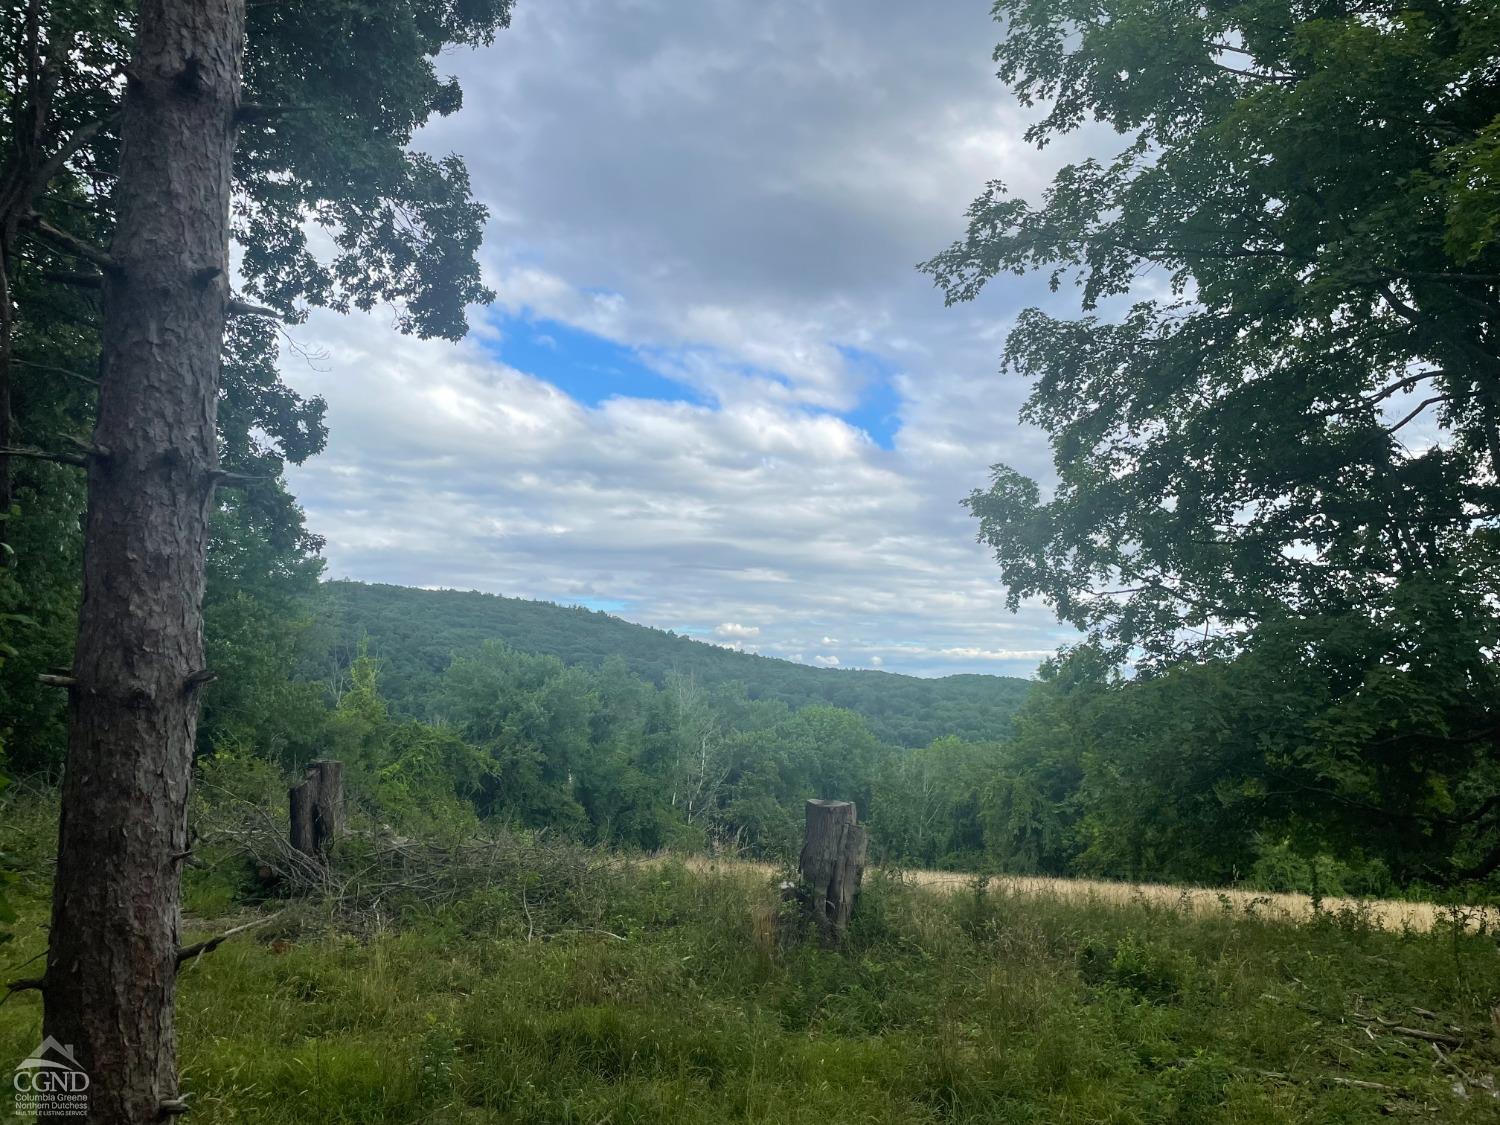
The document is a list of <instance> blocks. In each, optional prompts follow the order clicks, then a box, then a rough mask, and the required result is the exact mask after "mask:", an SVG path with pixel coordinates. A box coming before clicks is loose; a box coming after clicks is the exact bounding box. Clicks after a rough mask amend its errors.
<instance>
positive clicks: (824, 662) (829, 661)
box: [813, 653, 839, 668]
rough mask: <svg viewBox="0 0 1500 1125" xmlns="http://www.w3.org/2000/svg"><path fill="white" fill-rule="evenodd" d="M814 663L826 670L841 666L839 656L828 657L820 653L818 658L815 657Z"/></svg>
mask: <svg viewBox="0 0 1500 1125" xmlns="http://www.w3.org/2000/svg"><path fill="white" fill-rule="evenodd" d="M813 663H814V664H818V665H821V666H822V667H824V668H837V667H838V666H839V658H838V657H837V656H828V655H827V654H825V653H819V654H818V655H817V656H814V657H813Z"/></svg>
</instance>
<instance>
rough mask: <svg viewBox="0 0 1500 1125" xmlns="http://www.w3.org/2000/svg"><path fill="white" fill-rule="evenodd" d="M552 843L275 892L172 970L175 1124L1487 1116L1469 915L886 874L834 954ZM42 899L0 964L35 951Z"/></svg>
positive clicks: (682, 888)
mask: <svg viewBox="0 0 1500 1125" xmlns="http://www.w3.org/2000/svg"><path fill="white" fill-rule="evenodd" d="M529 846H531V847H533V848H537V849H541V851H546V849H548V848H549V845H546V844H534V843H533V844H531V845H529ZM541 851H538V852H535V853H534V854H533V855H532V857H531V858H530V859H527V858H525V849H524V848H518V849H517V851H516V855H517V856H518V857H519V858H518V861H517V862H516V863H515V864H512V865H508V866H500V867H498V868H495V869H494V870H492V871H491V875H490V879H491V881H490V882H489V884H488V885H486V886H483V887H479V888H474V889H467V890H465V891H464V892H463V893H462V894H459V895H456V896H449V897H446V898H444V899H443V900H442V901H434V900H432V899H431V898H430V897H429V898H424V896H423V895H422V894H420V893H412V894H409V895H406V896H400V895H398V896H395V897H393V898H390V899H387V900H384V901H383V902H382V904H381V906H380V908H379V909H378V910H375V911H374V912H373V913H371V912H366V913H364V914H362V915H360V916H357V917H355V916H349V915H347V914H341V913H340V912H339V911H338V910H337V909H336V904H331V903H327V902H318V901H313V900H308V901H301V902H298V903H293V904H292V905H291V907H290V909H288V910H287V912H286V913H284V914H282V915H281V916H279V917H278V918H277V919H276V920H275V921H274V922H273V923H271V924H270V925H268V926H265V927H263V928H262V929H261V930H259V931H257V932H255V933H254V934H253V935H247V936H244V937H240V938H236V939H234V940H232V941H231V942H229V943H226V944H225V945H224V946H222V947H220V948H219V949H218V950H217V951H215V952H213V953H211V954H208V955H206V956H204V957H203V958H202V959H201V960H200V961H198V962H196V963H194V964H192V965H191V966H190V967H189V968H188V969H187V970H186V971H185V974H184V976H183V981H182V990H181V997H180V1001H179V1020H180V1039H181V1056H182V1068H183V1080H184V1087H185V1089H186V1090H187V1091H188V1093H189V1095H190V1100H191V1102H192V1104H193V1105H194V1107H195V1108H194V1112H193V1117H192V1118H191V1119H192V1120H195V1121H198V1122H257V1123H286V1125H294V1123H295V1125H307V1123H312V1122H317V1123H336V1122H349V1123H354V1122H359V1123H396V1122H401V1123H412V1125H415V1123H471V1122H472V1123H477V1122H516V1123H522V1122H524V1123H528V1125H530V1123H536V1125H543V1123H570V1125H571V1123H584V1122H589V1123H599V1125H602V1123H605V1122H608V1123H610V1125H626V1123H631V1122H642V1123H644V1122H684V1123H695V1122H703V1123H708V1122H713V1123H716V1125H717V1123H720V1122H726V1121H747V1122H749V1121H755V1122H818V1123H820V1125H826V1123H828V1122H841V1123H842V1122H974V1123H978V1122H1011V1121H1014V1122H1051V1121H1057V1122H1073V1121H1077V1122H1090V1121H1112V1122H1184V1123H1187V1122H1195V1123H1196V1122H1278V1123H1279V1122H1289V1121H1290V1122H1298V1121H1301V1122H1318V1123H1322V1122H1356V1121H1358V1122H1364V1121H1370V1120H1374V1119H1376V1118H1377V1117H1378V1116H1380V1115H1381V1114H1384V1113H1394V1114H1399V1115H1406V1116H1412V1117H1416V1118H1418V1119H1428V1120H1441V1121H1454V1122H1467V1121H1494V1120H1500V1112H1497V1110H1500V1102H1497V1101H1496V1100H1495V1098H1494V1097H1493V1094H1492V1090H1493V1085H1492V1083H1491V1085H1490V1086H1488V1087H1487V1086H1486V1083H1487V1082H1489V1081H1490V1079H1489V1077H1488V1076H1490V1075H1492V1074H1493V1072H1494V1069H1495V1065H1496V1059H1497V1057H1496V1046H1495V1043H1496V1040H1495V1033H1494V1029H1493V1028H1492V1027H1491V1006H1492V1005H1494V1004H1495V1003H1496V1002H1497V1001H1500V956H1497V952H1496V945H1495V940H1494V936H1493V935H1492V934H1491V933H1489V932H1487V931H1481V928H1479V927H1475V926H1472V925H1471V926H1469V927H1467V928H1453V927H1447V926H1445V924H1444V923H1443V921H1442V920H1441V919H1439V920H1438V924H1437V926H1436V928H1435V929H1433V930H1432V931H1430V932H1424V931H1418V930H1416V929H1412V928H1408V929H1405V930H1395V931H1391V930H1388V929H1382V928H1381V927H1380V926H1378V925H1377V924H1376V921H1375V920H1374V919H1373V918H1371V917H1370V916H1369V915H1368V914H1361V913H1358V912H1346V913H1344V914H1342V915H1338V914H1334V915H1327V914H1325V915H1323V916H1320V917H1317V918H1314V919H1310V920H1306V921H1301V922H1291V923H1288V922H1285V921H1273V920H1269V919H1266V918H1263V917H1261V916H1259V914H1258V913H1256V912H1253V911H1247V910H1246V909H1244V907H1243V906H1242V905H1239V904H1235V903H1233V902H1230V903H1228V904H1227V905H1219V906H1218V907H1217V908H1216V909H1214V910H1212V911H1204V910H1201V909H1198V908H1195V907H1194V906H1193V905H1192V904H1191V903H1183V902H1180V901H1172V900H1164V901H1153V900H1150V899H1147V898H1143V897H1138V898H1134V899H1126V900H1124V901H1109V900H1105V899H1102V898H1094V899H1072V898H1067V897H1063V896H1054V895H1049V894H1046V893H1037V892H1035V891H1020V890H1017V889H1014V888H1012V887H1008V886H1006V885H1004V884H991V883H985V882H983V881H975V882H971V883H969V884H968V885H966V886H964V887H963V888H960V889H959V890H958V891H956V892H955V893H952V894H948V895H934V894H931V893H929V892H926V891H924V890H922V889H921V888H918V887H913V886H910V885H906V884H904V883H902V882H900V881H899V880H897V879H895V878H894V877H890V876H881V875H878V874H877V875H875V876H873V877H872V878H871V880H870V882H869V883H868V884H867V886H866V888H865V890H864V893H863V895H862V898H861V901H860V904H859V911H858V913H857V915H856V919H855V922H854V924H853V927H852V930H851V932H850V934H849V936H848V942H847V945H846V947H845V948H843V949H838V950H827V949H823V948H821V947H820V946H819V945H818V944H817V943H816V942H814V941H810V940H805V938H804V935H803V934H801V933H800V932H799V924H798V922H797V920H796V919H795V917H792V916H789V915H787V914H786V912H785V910H784V908H783V907H782V906H781V905H780V902H779V900H778V898H777V897H776V895H775V893H774V891H773V890H772V888H771V886H770V883H769V881H768V880H767V879H766V878H765V877H764V875H763V873H761V872H759V871H755V870H747V869H744V868H736V867H727V868H725V867H721V868H715V867H707V868H702V869H695V870H690V869H689V868H688V867H686V866H684V865H683V864H681V863H678V862H674V861H665V862H661V863H656V864H643V865H634V864H628V863H623V862H611V863H605V864H598V863H588V864H586V865H584V867H582V868H579V873H578V874H577V877H576V879H575V880H574V884H573V885H572V886H571V888H570V889H568V890H567V891H566V893H564V892H563V891H562V890H560V889H559V888H558V887H557V886H555V885H544V884H545V883H547V881H549V880H550V881H552V882H554V883H555V881H556V880H557V879H559V878H563V874H562V873H563V872H564V871H565V870H566V869H567V868H568V867H569V866H570V865H572V864H575V863H576V861H577V859H578V857H577V855H576V854H574V853H569V852H568V851H567V849H566V846H564V845H558V846H557V850H556V851H553V852H549V853H548V855H549V856H550V858H547V857H544V856H543V855H542V854H541ZM549 863H550V864H551V865H552V866H551V867H550V868H549V867H548V864H549ZM538 869H545V870H547V871H549V872H550V873H549V874H548V875H547V876H546V879H545V880H541V881H539V880H538V878H537V876H536V870H538ZM252 887H253V883H251V882H250V881H249V880H248V879H247V878H245V876H244V874H243V873H242V872H241V871H240V869H239V868H238V867H237V866H236V864H235V863H234V862H233V861H226V862H225V863H223V864H221V866H220V867H219V868H218V869H216V870H214V871H209V872H194V873H193V874H192V875H191V876H190V888H189V904H190V906H192V907H194V908H195V909H197V910H198V911H199V912H200V915H201V914H203V913H205V912H206V911H209V910H212V911H215V912H218V911H223V910H229V911H231V913H230V914H229V915H228V916H227V917H215V918H210V917H206V916H199V917H197V918H195V919H194V928H195V930H201V931H202V932H205V933H207V932H210V931H212V930H215V929H219V928H224V927H227V926H228V925H230V924H233V923H235V922H238V921H242V920H244V919H245V918H247V917H250V916H251V911H250V909H249V908H247V907H246V906H245V904H244V899H245V897H246V895H247V894H249V893H250V890H251V888H252ZM34 890H35V892H37V893H35V894H34V895H33V897H31V898H29V899H28V900H27V901H26V902H25V904H24V907H25V909H24V912H23V920H22V924H21V929H20V932H19V934H18V936H17V940H16V941H15V942H14V943H12V944H11V945H10V946H8V947H7V948H6V954H7V956H6V960H7V961H8V962H12V963H13V962H15V961H19V960H22V959H24V958H26V957H27V956H30V955H31V954H33V953H35V952H37V951H38V950H39V949H40V948H41V944H42V942H43V931H42V923H43V921H44V919H45V913H46V911H45V903H44V901H43V899H42V896H41V894H40V892H41V891H42V890H43V888H42V887H40V886H36V887H34ZM262 909H264V907H262ZM12 975H15V974H12ZM39 1020H40V1005H39V1002H38V1000H37V999H36V997H35V995H34V994H25V993H23V994H18V995H16V996H14V997H13V998H12V999H11V1000H10V1001H9V1002H8V1003H7V1004H6V1005H5V1006H4V1007H3V1008H0V1059H4V1060H18V1059H20V1058H21V1057H22V1056H23V1055H25V1054H26V1053H27V1052H28V1051H29V1050H30V1049H31V1048H32V1047H33V1046H34V1045H35V1042H36V1040H37V1038H38V1035H39ZM1398 1026H1403V1027H1413V1028H1416V1029H1418V1030H1428V1031H1431V1032H1434V1033H1438V1034H1442V1035H1445V1036H1452V1037H1453V1038H1455V1039H1458V1040H1460V1041H1461V1042H1462V1046H1459V1047H1456V1048H1447V1047H1444V1046H1442V1045H1441V1044H1440V1045H1439V1047H1438V1051H1437V1052H1435V1051H1434V1049H1433V1047H1432V1045H1431V1044H1430V1043H1428V1042H1426V1041H1423V1040H1421V1039H1417V1038H1413V1037H1410V1036H1407V1035H1404V1034H1400V1033H1397V1032H1396V1031H1394V1028H1395V1027H1398ZM1454 1028H1456V1029H1458V1030H1457V1031H1454V1030H1452V1029H1454ZM1352 1083H1364V1085H1355V1084H1352ZM1456 1091H1461V1093H1460V1092H1456Z"/></svg>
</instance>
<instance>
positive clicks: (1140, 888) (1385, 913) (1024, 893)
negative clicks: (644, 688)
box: [683, 858, 1500, 931]
mask: <svg viewBox="0 0 1500 1125" xmlns="http://www.w3.org/2000/svg"><path fill="white" fill-rule="evenodd" d="M683 862H684V863H686V864H687V865H688V866H689V867H691V868H693V869H695V870H712V869H714V868H715V867H726V866H730V864H726V863H725V862H723V861H718V862H715V861H710V860H702V859H696V858H687V859H684V860H683ZM734 862H735V863H738V864H740V865H742V866H744V867H745V868H747V869H749V870H753V871H755V872H757V873H759V874H761V875H763V876H764V877H766V878H770V877H772V876H773V875H775V874H776V872H777V870H778V869H777V868H776V867H774V866H773V865H771V864H767V863H760V864H756V863H748V862H743V861H734ZM891 875H892V877H894V878H897V879H899V880H900V881H901V882H902V883H904V884H907V885H909V886H913V887H921V888H926V889H929V890H935V891H940V892H944V893H952V892H954V891H960V890H968V889H969V888H971V887H972V885H973V881H974V880H973V876H971V875H965V874H962V873H960V872H956V871H924V870H914V869H906V870H902V871H899V872H892V873H891ZM991 885H992V886H993V887H995V889H997V890H999V891H1001V892H1003V893H1006V894H1009V895H1012V896H1015V897H1018V898H1025V897H1032V896H1038V895H1040V896H1044V897H1047V898H1053V899H1061V900H1063V901H1066V902H1082V903H1094V904H1101V905H1110V904H1114V905H1128V904H1156V905H1162V904H1169V905H1173V906H1176V907H1180V908H1182V909H1184V910H1186V911H1190V912H1196V913H1206V914H1217V913H1220V912H1222V911H1223V910H1224V909H1225V903H1226V902H1227V903H1228V904H1229V906H1230V907H1231V908H1232V909H1235V910H1243V911H1246V912H1248V913H1252V914H1259V915H1260V916H1261V917H1264V918H1270V919H1276V920H1280V921H1283V922H1305V921H1308V920H1310V919H1312V918H1314V916H1315V915H1316V914H1317V913H1318V912H1319V911H1322V912H1324V913H1330V914H1340V913H1342V914H1351V913H1354V914H1363V915H1365V916H1367V917H1368V918H1369V920H1370V921H1371V922H1372V923H1374V924H1377V925H1379V926H1381V927H1382V928H1384V929H1387V930H1401V929H1414V930H1422V931H1426V930H1431V929H1432V928H1433V927H1434V926H1437V925H1438V924H1439V923H1440V922H1448V923H1453V922H1454V921H1455V920H1456V921H1457V922H1458V924H1460V925H1464V926H1468V927H1472V928H1476V929H1477V928H1479V927H1481V926H1483V927H1485V928H1487V929H1494V928H1496V926H1497V924H1500V910H1497V909H1496V908H1494V907H1475V908H1469V909H1467V910H1465V911H1462V912H1459V913H1458V914H1455V912H1454V911H1453V909H1452V908H1450V907H1444V906H1440V905H1438V904H1437V903H1432V902H1416V901H1411V902H1408V901H1405V900H1402V899H1353V898H1339V897H1329V898H1325V899H1323V900H1322V902H1321V903H1319V904H1318V906H1317V907H1314V905H1313V901H1312V899H1311V898H1309V897H1308V896H1307V895H1292V894H1276V893H1272V892H1268V891H1255V890H1244V889H1242V888H1239V887H1225V888H1214V887H1184V886H1173V885H1170V884H1166V883H1117V882H1110V881H1107V880H1103V879H1059V878H1052V877H1047V876H1032V875H997V876H994V877H993V878H992V879H991Z"/></svg>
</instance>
